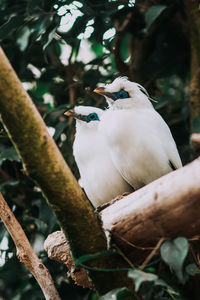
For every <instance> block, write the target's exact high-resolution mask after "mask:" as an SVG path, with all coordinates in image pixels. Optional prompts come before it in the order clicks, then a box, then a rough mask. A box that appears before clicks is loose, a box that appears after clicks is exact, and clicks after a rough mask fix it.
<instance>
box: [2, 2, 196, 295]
mask: <svg viewBox="0 0 200 300" xmlns="http://www.w3.org/2000/svg"><path fill="white" fill-rule="evenodd" d="M64 23H68V24H67V25H64ZM61 24H63V25H61ZM0 40H1V45H2V47H3V49H4V50H5V52H6V54H7V56H8V58H9V59H10V61H11V63H12V65H13V67H14V69H15V71H16V72H17V74H18V76H19V78H20V79H21V81H22V82H23V85H24V87H25V88H26V89H27V90H28V92H29V94H30V96H31V97H32V99H33V101H34V103H35V104H36V105H37V107H38V110H39V111H40V113H41V114H42V116H43V118H44V120H45V122H46V124H47V126H48V127H49V128H50V130H51V132H52V131H55V132H54V134H53V138H54V139H55V141H56V143H57V144H58V146H59V148H60V150H61V151H62V153H63V156H64V157H65V159H66V160H67V162H68V164H69V165H70V167H71V168H72V169H73V171H74V173H75V174H76V176H77V178H78V172H77V169H76V166H75V164H74V161H73V157H72V141H73V134H74V129H73V126H71V123H70V121H69V120H67V119H66V118H65V117H64V116H63V113H64V111H66V110H67V109H68V108H70V107H73V106H74V105H78V104H84V105H93V106H100V107H102V108H103V107H105V105H106V103H105V102H104V100H103V98H101V97H100V96H97V95H96V94H94V93H93V92H92V90H93V89H94V88H95V87H96V85H97V84H98V83H100V82H103V83H105V82H109V81H111V80H112V79H114V78H115V77H116V76H119V75H126V76H128V77H129V78H130V79H132V80H134V81H137V82H139V83H141V84H143V85H144V86H145V88H146V89H147V90H148V91H149V93H150V94H151V97H152V98H154V99H155V100H157V103H156V104H155V107H156V109H157V110H158V111H159V112H160V113H161V115H162V116H163V117H164V119H165V120H166V121H167V123H168V124H169V126H170V127H171V130H172V133H173V135H174V137H175V140H176V142H177V144H178V147H179V150H180V153H181V156H182V160H183V162H184V163H186V162H188V161H189V160H190V148H189V143H188V139H189V97H188V90H189V56H190V53H189V38H188V24H187V20H186V16H185V13H184V6H183V2H182V1H179V0H174V1H172V0H171V1H170V0H168V1H166V0H165V1H162V0H160V1H142V0H138V1H136V4H135V5H134V1H128V0H122V1H109V0H103V1H99V0H96V1H92V0H85V1H83V0H79V1H71V0H68V1H67V0H54V1H49V0H42V1H41V0H40V1H38V0H29V1H25V0H2V1H1V5H0ZM197 123H198V122H197ZM197 126H199V123H198V124H197ZM1 128H2V127H1ZM0 167H1V168H0V179H1V182H0V190H1V192H2V193H3V194H4V196H5V198H6V200H7V201H8V204H9V206H10V207H11V208H12V210H13V211H14V213H15V216H16V217H17V219H18V220H19V222H20V224H21V225H22V227H23V229H24V230H25V232H26V234H27V236H28V238H29V240H30V241H31V243H32V245H33V246H34V249H35V250H36V252H37V253H38V254H39V256H40V257H41V258H42V260H43V262H44V263H45V264H46V266H47V267H48V269H49V270H50V272H51V274H52V276H53V278H54V280H55V282H56V286H57V288H58V291H59V293H60V295H61V297H62V299H74V300H75V299H95V298H96V297H97V296H96V295H95V294H94V293H91V292H89V291H87V290H86V291H85V290H83V289H81V288H77V287H74V286H73V284H72V283H71V281H70V279H69V280H68V279H67V277H66V271H67V270H66V269H65V267H64V266H63V265H60V264H58V263H56V262H53V261H50V260H49V259H48V258H47V256H46V253H45V252H44V251H43V245H42V244H43V241H44V239H45V238H46V237H47V235H48V234H49V233H51V232H53V231H55V230H57V229H58V228H59V227H58V225H57V222H56V219H55V216H54V214H53V212H52V211H51V209H50V208H49V207H48V205H47V204H46V202H45V201H44V199H43V197H42V194H41V192H40V190H39V189H38V188H37V187H36V186H35V183H34V182H33V181H32V180H31V179H30V178H29V177H28V176H27V175H26V174H25V173H24V171H23V167H22V164H21V163H20V159H19V157H18V156H17V153H16V151H15V149H14V147H13V146H12V144H11V142H10V141H9V138H8V136H7V134H6V132H5V131H4V129H3V128H2V130H1V132H0ZM0 247H1V249H0V250H1V257H2V263H1V265H0V298H2V299H15V300H16V299H20V300H21V299H33V300H35V299H43V295H42V293H41V291H40V289H39V287H38V285H37V284H36V282H35V280H34V279H33V277H32V276H31V275H30V274H28V271H27V270H26V269H25V268H24V266H23V265H21V264H20V262H19V261H18V260H17V258H16V256H15V251H16V250H15V246H14V244H13V242H12V240H11V238H10V236H9V235H8V233H7V231H6V230H5V228H4V225H3V224H2V223H0ZM165 262H166V261H165ZM182 263H183V261H182V262H181V267H182ZM172 265H173V262H172ZM172 269H173V267H172ZM157 270H159V274H158V271H157ZM146 271H147V272H150V273H154V274H155V273H157V275H158V276H160V275H162V276H163V277H162V278H163V280H165V281H166V282H167V283H166V282H165V283H164V281H163V282H162V284H161V283H160V284H158V285H156V282H157V280H158V279H157V278H155V277H154V278H153V279H152V278H151V279H145V276H146V275H145V274H146V273H144V274H136V273H135V274H134V275H133V274H132V275H130V276H132V277H133V278H134V280H138V278H140V279H141V278H143V277H144V278H143V279H141V280H142V281H146V280H147V281H149V282H148V283H146V284H147V287H148V288H147V289H145V287H146V286H145V285H142V291H141V292H142V293H143V296H144V299H184V296H183V295H184V291H183V289H180V288H179V284H178V280H177V278H176V276H175V275H173V276H172V273H171V272H170V271H169V269H168V268H167V267H166V266H165V265H164V263H163V262H161V261H160V260H159V261H157V262H155V263H153V266H149V267H148V268H147V269H146ZM16 274H17V275H16ZM175 274H177V273H176V270H175ZM181 274H182V273H181ZM152 275H153V274H152ZM134 276H135V277H134ZM138 276H139V277H138ZM155 276H156V275H155ZM179 276H181V275H180V274H179ZM182 276H183V274H182ZM148 278H149V277H148ZM178 278H179V277H178ZM184 278H185V277H184ZM179 279H180V278H179ZM181 280H183V277H181ZM152 282H153V283H154V285H153V284H152ZM138 285H139V286H138V289H139V287H140V284H139V283H138ZM169 285H170V286H172V287H173V288H175V291H176V293H175V292H174V291H172V288H171V287H169ZM147 290H148V292H147ZM125 292H126V291H125V290H123V291H114V293H115V295H121V294H120V293H122V294H124V293H125ZM182 293H183V294H182ZM109 297H111V295H108V296H107V297H106V298H102V299H110V298H109ZM116 297H117V298H116V299H122V297H123V295H122V296H119V297H118V296H116ZM120 297H121V298H120ZM188 299H189V298H188Z"/></svg>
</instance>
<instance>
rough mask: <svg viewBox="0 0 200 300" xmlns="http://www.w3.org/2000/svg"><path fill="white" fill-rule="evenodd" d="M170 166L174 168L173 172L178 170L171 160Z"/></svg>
mask: <svg viewBox="0 0 200 300" xmlns="http://www.w3.org/2000/svg"><path fill="white" fill-rule="evenodd" d="M169 165H170V167H171V168H172V170H173V171H175V170H176V169H177V168H176V167H175V166H174V165H173V163H172V162H171V160H169Z"/></svg>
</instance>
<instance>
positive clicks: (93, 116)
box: [86, 113, 100, 123]
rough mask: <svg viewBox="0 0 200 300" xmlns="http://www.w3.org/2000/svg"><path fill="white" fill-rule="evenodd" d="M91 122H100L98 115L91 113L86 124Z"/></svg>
mask: <svg viewBox="0 0 200 300" xmlns="http://www.w3.org/2000/svg"><path fill="white" fill-rule="evenodd" d="M91 121H100V120H99V117H98V115H97V114H96V113H91V114H89V115H87V116H86V122H87V123H89V122H91Z"/></svg>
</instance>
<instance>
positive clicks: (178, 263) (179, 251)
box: [160, 237, 189, 284]
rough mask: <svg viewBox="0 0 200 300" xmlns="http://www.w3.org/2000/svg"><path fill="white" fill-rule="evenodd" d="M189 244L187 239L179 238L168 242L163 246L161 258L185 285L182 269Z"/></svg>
mask: <svg viewBox="0 0 200 300" xmlns="http://www.w3.org/2000/svg"><path fill="white" fill-rule="evenodd" d="M188 250H189V244H188V241H187V239H186V238H184V237H178V238H176V239H175V240H173V241H166V242H165V243H163V244H162V246H161V249H160V252H161V257H162V259H163V260H164V262H165V263H166V264H168V265H169V267H170V268H171V269H172V270H173V271H174V272H175V273H176V276H177V277H178V279H179V280H180V282H181V283H183V284H184V283H185V280H186V278H185V277H184V275H183V271H182V267H183V263H184V261H185V258H186V256H187V254H188Z"/></svg>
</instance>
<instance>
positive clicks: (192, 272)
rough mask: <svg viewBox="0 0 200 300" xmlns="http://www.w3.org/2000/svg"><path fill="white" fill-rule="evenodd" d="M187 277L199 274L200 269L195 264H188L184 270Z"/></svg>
mask: <svg viewBox="0 0 200 300" xmlns="http://www.w3.org/2000/svg"><path fill="white" fill-rule="evenodd" d="M185 270H186V272H187V274H188V275H191V276H194V275H196V274H200V269H199V268H198V267H197V265H195V264H189V265H187V267H186V268H185Z"/></svg>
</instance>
